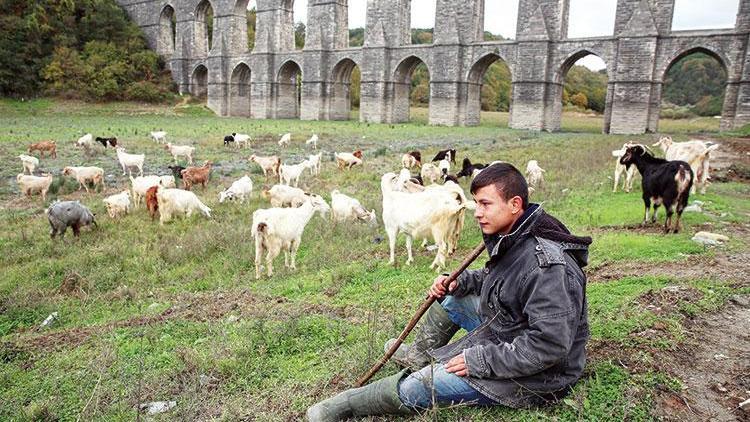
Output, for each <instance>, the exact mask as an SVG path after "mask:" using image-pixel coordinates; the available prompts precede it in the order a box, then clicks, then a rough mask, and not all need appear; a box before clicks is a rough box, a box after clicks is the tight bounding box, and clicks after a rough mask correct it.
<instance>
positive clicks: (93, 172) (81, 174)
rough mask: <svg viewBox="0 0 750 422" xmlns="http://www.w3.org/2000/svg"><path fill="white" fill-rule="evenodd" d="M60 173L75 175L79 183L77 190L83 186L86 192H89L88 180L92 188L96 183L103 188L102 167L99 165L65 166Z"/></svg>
mask: <svg viewBox="0 0 750 422" xmlns="http://www.w3.org/2000/svg"><path fill="white" fill-rule="evenodd" d="M62 174H63V176H73V177H75V179H76V180H77V181H78V184H79V186H78V190H81V188H85V189H86V193H88V192H89V187H88V183H89V182H91V183H92V184H93V187H94V189H96V185H101V187H102V189H104V169H102V168H101V167H65V168H64V169H63V172H62Z"/></svg>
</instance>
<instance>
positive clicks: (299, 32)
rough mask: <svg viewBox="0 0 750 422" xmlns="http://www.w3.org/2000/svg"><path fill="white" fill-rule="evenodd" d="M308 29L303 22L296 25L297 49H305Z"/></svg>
mask: <svg viewBox="0 0 750 422" xmlns="http://www.w3.org/2000/svg"><path fill="white" fill-rule="evenodd" d="M306 29H307V28H306V27H305V24H304V23H302V22H297V23H296V24H295V25H294V47H295V48H297V49H301V48H304V47H305V30H306Z"/></svg>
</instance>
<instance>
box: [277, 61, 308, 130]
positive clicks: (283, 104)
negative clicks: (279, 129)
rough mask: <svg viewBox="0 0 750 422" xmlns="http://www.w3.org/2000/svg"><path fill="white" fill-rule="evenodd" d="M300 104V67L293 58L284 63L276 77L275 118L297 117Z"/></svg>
mask: <svg viewBox="0 0 750 422" xmlns="http://www.w3.org/2000/svg"><path fill="white" fill-rule="evenodd" d="M301 105H302V68H301V67H300V66H299V65H298V64H297V63H296V62H294V61H293V60H289V61H287V62H286V63H284V64H283V65H282V66H281V68H280V69H279V73H278V77H277V78H276V118H278V119H298V118H299V117H300V109H301Z"/></svg>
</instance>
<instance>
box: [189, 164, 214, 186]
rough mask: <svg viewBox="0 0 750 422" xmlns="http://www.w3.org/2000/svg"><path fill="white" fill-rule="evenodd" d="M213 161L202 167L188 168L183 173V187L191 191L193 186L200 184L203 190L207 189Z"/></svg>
mask: <svg viewBox="0 0 750 422" xmlns="http://www.w3.org/2000/svg"><path fill="white" fill-rule="evenodd" d="M212 164H213V163H212V162H211V161H206V162H205V163H203V165H202V166H201V167H188V168H186V169H185V170H183V171H182V187H183V188H184V189H185V190H190V188H192V187H193V185H197V184H200V185H201V186H203V188H205V187H206V183H207V182H208V178H209V176H210V174H211V165H212Z"/></svg>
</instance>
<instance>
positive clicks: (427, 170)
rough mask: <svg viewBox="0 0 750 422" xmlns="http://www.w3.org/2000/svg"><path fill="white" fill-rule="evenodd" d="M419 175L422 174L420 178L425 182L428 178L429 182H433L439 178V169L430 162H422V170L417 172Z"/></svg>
mask: <svg viewBox="0 0 750 422" xmlns="http://www.w3.org/2000/svg"><path fill="white" fill-rule="evenodd" d="M419 174H420V176H422V180H423V181H424V182H425V184H426V183H427V181H428V180H429V181H430V183H435V181H436V180H438V179H439V178H440V170H439V169H438V168H437V166H435V165H434V164H432V163H424V164H422V170H421V171H420V172H419Z"/></svg>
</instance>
